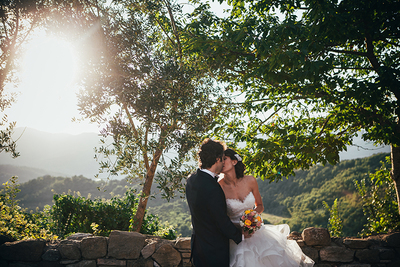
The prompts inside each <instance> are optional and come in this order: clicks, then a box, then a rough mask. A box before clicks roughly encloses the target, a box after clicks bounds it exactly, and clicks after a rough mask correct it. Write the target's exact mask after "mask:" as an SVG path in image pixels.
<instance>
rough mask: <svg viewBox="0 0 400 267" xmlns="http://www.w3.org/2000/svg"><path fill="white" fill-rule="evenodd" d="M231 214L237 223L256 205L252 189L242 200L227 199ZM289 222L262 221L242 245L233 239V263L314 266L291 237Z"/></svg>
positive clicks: (256, 266) (237, 265)
mask: <svg viewBox="0 0 400 267" xmlns="http://www.w3.org/2000/svg"><path fill="white" fill-rule="evenodd" d="M226 203H227V208H228V216H229V217H230V218H231V220H232V222H233V223H235V224H238V223H239V218H240V217H241V215H242V213H243V211H244V210H246V209H253V207H254V203H255V199H254V195H253V193H252V192H250V193H249V194H248V195H247V196H246V198H245V199H244V200H243V202H242V201H240V200H238V199H227V200H226ZM289 233H290V229H289V225H287V224H280V225H270V224H268V225H263V226H262V227H261V228H260V229H259V230H257V231H256V232H255V233H254V234H253V236H252V237H250V238H245V239H244V240H243V241H242V242H240V243H239V245H236V243H235V242H233V241H232V240H231V241H230V266H231V267H278V266H282V267H299V266H307V267H309V266H313V265H314V262H313V260H312V259H310V258H309V257H307V256H306V255H305V254H304V253H303V252H302V250H301V248H300V247H299V245H298V244H297V242H296V241H295V240H288V239H287V236H288V235H289Z"/></svg>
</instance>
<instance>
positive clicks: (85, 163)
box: [0, 128, 100, 180]
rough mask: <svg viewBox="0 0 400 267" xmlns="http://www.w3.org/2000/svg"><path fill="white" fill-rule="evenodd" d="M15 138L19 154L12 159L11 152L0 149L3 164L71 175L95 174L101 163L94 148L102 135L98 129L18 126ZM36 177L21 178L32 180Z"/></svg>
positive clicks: (86, 175)
mask: <svg viewBox="0 0 400 267" xmlns="http://www.w3.org/2000/svg"><path fill="white" fill-rule="evenodd" d="M13 138H15V139H16V140H17V151H18V152H19V153H20V156H19V157H17V158H15V159H13V158H11V156H10V155H9V153H0V163H1V165H12V166H16V167H28V168H34V169H41V170H45V171H46V172H47V173H45V174H50V175H60V174H61V175H62V176H69V177H71V176H74V175H83V176H85V177H88V178H94V175H95V174H97V173H98V169H99V164H98V162H97V161H96V160H95V159H94V156H95V152H94V148H95V147H98V146H99V145H100V142H99V140H100V137H99V136H98V134H96V133H83V134H79V135H71V134H59V133H58V134H53V133H47V132H42V131H37V130H34V129H31V128H26V129H25V128H16V129H15V132H14V135H13ZM26 174H28V173H26ZM45 174H42V175H45ZM13 175H15V174H13ZM32 175H34V173H32ZM18 176H19V175H18ZM36 177H38V176H34V177H33V176H23V177H20V178H21V180H30V179H34V178H36Z"/></svg>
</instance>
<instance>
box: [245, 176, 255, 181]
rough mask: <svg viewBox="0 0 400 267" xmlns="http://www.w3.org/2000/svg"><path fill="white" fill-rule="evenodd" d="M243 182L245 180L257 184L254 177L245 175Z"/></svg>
mask: <svg viewBox="0 0 400 267" xmlns="http://www.w3.org/2000/svg"><path fill="white" fill-rule="evenodd" d="M243 180H245V181H247V182H257V181H256V178H255V177H254V176H253V175H245V176H244V177H243Z"/></svg>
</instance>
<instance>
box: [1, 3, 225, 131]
mask: <svg viewBox="0 0 400 267" xmlns="http://www.w3.org/2000/svg"><path fill="white" fill-rule="evenodd" d="M181 2H182V3H184V2H187V1H185V0H182V1H181ZM210 4H211V5H212V7H213V10H214V12H216V13H218V14H220V15H222V14H223V9H224V8H227V5H226V4H224V5H222V6H221V5H220V4H219V3H215V2H211V3H210ZM183 7H184V11H186V12H190V11H192V10H193V8H192V7H191V6H190V5H188V4H185V5H183ZM76 60H77V58H76V56H75V54H74V51H73V49H72V45H71V44H69V43H68V42H67V41H61V40H57V39H54V38H48V37H47V36H46V34H45V33H43V32H39V33H37V34H36V36H35V38H33V40H32V41H31V43H30V44H29V45H28V46H27V51H26V54H25V56H24V59H23V63H22V67H23V70H22V73H21V74H20V75H21V76H20V77H21V79H20V84H19V85H18V87H17V88H11V87H9V88H8V92H10V93H11V92H13V93H17V94H18V95H17V101H16V102H15V103H13V104H12V106H11V108H9V109H7V110H6V111H5V113H6V114H7V116H8V121H9V122H13V121H15V122H16V123H17V125H16V127H29V128H33V129H36V130H40V131H44V132H49V133H68V134H74V135H76V134H81V133H85V132H96V133H97V132H98V131H99V128H98V126H97V125H96V124H93V123H90V122H89V121H83V122H73V121H72V118H74V117H75V118H81V116H80V114H79V112H78V109H77V98H76V93H77V90H78V89H77V87H76V86H75V85H74V78H75V74H76V72H77V71H79V70H78V69H77V67H76V65H77V64H76Z"/></svg>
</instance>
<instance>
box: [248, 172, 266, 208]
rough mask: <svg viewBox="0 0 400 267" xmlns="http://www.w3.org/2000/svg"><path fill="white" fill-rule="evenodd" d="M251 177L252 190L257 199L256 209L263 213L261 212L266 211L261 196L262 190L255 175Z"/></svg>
mask: <svg viewBox="0 0 400 267" xmlns="http://www.w3.org/2000/svg"><path fill="white" fill-rule="evenodd" d="M249 179H250V180H251V181H250V185H251V190H252V192H253V195H254V198H255V199H256V202H255V206H256V208H255V211H257V212H258V213H259V214H261V213H262V212H263V211H264V205H263V202H262V198H261V195H260V191H259V190H258V183H257V180H256V178H254V177H253V176H250V178H249Z"/></svg>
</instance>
